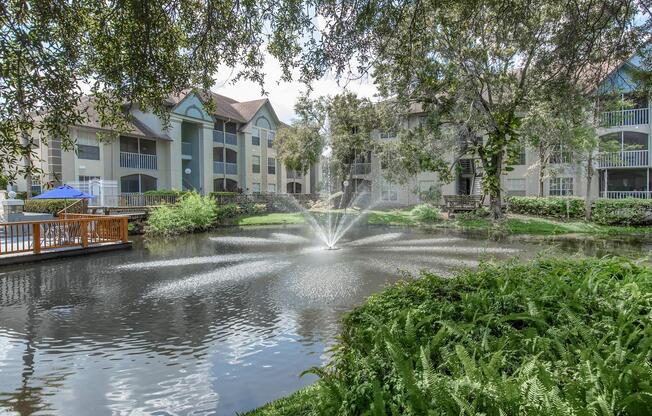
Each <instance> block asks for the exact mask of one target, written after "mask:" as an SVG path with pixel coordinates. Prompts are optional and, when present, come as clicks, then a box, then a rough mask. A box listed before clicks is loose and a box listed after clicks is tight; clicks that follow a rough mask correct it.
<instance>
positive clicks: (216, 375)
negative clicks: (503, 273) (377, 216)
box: [0, 227, 652, 415]
mask: <svg viewBox="0 0 652 416" xmlns="http://www.w3.org/2000/svg"><path fill="white" fill-rule="evenodd" d="M338 244H339V250H332V251H327V250H324V249H323V248H322V247H320V246H319V245H318V243H317V240H316V239H314V238H313V237H311V234H310V231H309V230H308V229H306V228H304V227H285V228H279V227H277V228H256V229H252V228H249V229H241V230H238V229H229V230H222V231H219V232H215V233H211V234H197V235H191V236H184V237H179V238H175V239H173V240H171V241H167V242H155V243H148V244H146V243H145V242H144V241H143V240H142V239H140V238H136V239H135V244H134V249H133V250H130V251H119V252H111V253H105V254H95V255H92V256H88V257H78V258H71V259H61V260H57V261H51V262H45V263H39V264H32V265H24V266H21V267H15V268H5V269H0V413H3V412H4V413H9V414H12V413H13V414H23V415H27V414H65V415H88V414H93V415H107V414H143V413H147V414H150V413H154V414H159V415H177V414H178V415H183V414H219V415H232V414H234V413H236V412H243V411H246V410H250V409H252V408H255V407H257V406H259V405H262V404H263V403H266V402H268V401H270V400H273V399H275V398H278V397H282V396H285V395H288V394H290V393H292V392H293V391H296V390H297V389H299V388H301V387H302V386H304V385H307V384H309V383H311V382H313V381H314V380H315V378H314V377H312V376H305V377H300V376H299V375H300V373H301V372H302V371H303V370H306V369H308V368H310V367H312V366H319V365H322V364H324V363H325V362H326V361H327V360H328V356H329V355H328V349H329V346H330V345H331V344H332V342H333V339H334V336H335V335H336V334H337V332H338V321H339V319H340V318H341V316H342V314H343V313H344V312H346V311H348V310H350V309H351V308H352V307H354V306H355V305H358V304H360V303H362V302H363V301H364V299H365V298H366V297H368V296H369V295H370V294H372V293H376V292H378V291H380V290H381V289H382V288H383V287H384V286H386V285H388V284H391V283H392V282H395V281H396V280H398V279H399V278H400V273H398V272H397V271H398V270H407V271H409V272H418V271H419V270H420V269H428V270H433V271H435V272H437V273H440V274H441V275H443V276H449V275H450V274H451V273H453V272H454V271H455V270H456V269H457V268H459V267H475V266H477V264H478V262H480V261H482V260H489V259H496V260H501V259H507V258H512V257H519V258H531V257H533V256H536V255H538V254H540V253H542V252H561V253H565V254H568V253H572V254H574V253H578V252H579V253H584V254H590V255H604V254H613V253H616V254H626V255H631V256H642V255H645V254H647V253H648V252H649V251H650V249H651V248H652V241H650V240H644V239H631V238H614V237H610V238H608V239H578V238H564V239H557V240H554V241H551V240H547V239H545V240H544V239H540V238H510V239H506V240H503V241H492V240H490V239H487V238H486V236H472V235H465V234H461V233H453V232H450V231H439V232H434V233H433V232H425V231H415V230H405V229H397V228H391V229H384V228H361V229H357V230H354V232H352V233H350V234H349V235H347V236H345V238H343V239H342V241H340V242H339V243H338Z"/></svg>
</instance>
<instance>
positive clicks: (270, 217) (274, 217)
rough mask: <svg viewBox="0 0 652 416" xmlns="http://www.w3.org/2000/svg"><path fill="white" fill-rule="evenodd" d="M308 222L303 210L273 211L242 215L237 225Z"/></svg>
mask: <svg viewBox="0 0 652 416" xmlns="http://www.w3.org/2000/svg"><path fill="white" fill-rule="evenodd" d="M305 222H306V219H305V217H304V216H303V214H302V213H301V212H273V213H271V214H263V215H253V216H247V217H241V218H238V219H237V220H236V222H235V223H236V225H277V224H303V223H305Z"/></svg>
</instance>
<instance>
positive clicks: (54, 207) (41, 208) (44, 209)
mask: <svg viewBox="0 0 652 416" xmlns="http://www.w3.org/2000/svg"><path fill="white" fill-rule="evenodd" d="M78 202H79V199H27V200H25V205H24V206H23V211H25V212H40V213H43V214H52V215H57V213H58V212H59V211H63V209H64V208H66V207H70V208H69V209H67V210H66V212H70V213H80V212H83V207H84V206H83V205H82V204H81V203H78ZM73 204H74V205H73ZM84 205H85V204H84Z"/></svg>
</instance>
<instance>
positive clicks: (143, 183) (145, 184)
mask: <svg viewBox="0 0 652 416" xmlns="http://www.w3.org/2000/svg"><path fill="white" fill-rule="evenodd" d="M156 181H157V179H156V178H155V177H153V176H149V175H143V174H135V175H127V176H123V177H121V178H120V192H122V193H139V192H140V193H142V192H147V191H155V190H156Z"/></svg>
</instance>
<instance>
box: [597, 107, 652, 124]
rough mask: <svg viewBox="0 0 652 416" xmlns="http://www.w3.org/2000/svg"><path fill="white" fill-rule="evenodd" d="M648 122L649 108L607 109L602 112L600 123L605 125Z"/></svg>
mask: <svg viewBox="0 0 652 416" xmlns="http://www.w3.org/2000/svg"><path fill="white" fill-rule="evenodd" d="M648 122H649V111H648V109H647V108H634V109H631V110H620V111H605V112H604V113H602V114H600V124H601V125H602V126H603V127H620V126H635V125H639V124H648Z"/></svg>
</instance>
